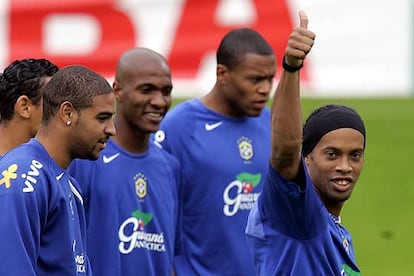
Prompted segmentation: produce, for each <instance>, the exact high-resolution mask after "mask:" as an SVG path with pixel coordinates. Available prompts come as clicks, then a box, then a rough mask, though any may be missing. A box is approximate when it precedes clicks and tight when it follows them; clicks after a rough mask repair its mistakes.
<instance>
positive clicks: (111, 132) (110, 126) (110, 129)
mask: <svg viewBox="0 0 414 276" xmlns="http://www.w3.org/2000/svg"><path fill="white" fill-rule="evenodd" d="M105 133H106V134H107V135H108V136H115V134H116V129H115V125H114V120H113V119H112V118H111V119H110V120H108V122H107V124H106V126H105Z"/></svg>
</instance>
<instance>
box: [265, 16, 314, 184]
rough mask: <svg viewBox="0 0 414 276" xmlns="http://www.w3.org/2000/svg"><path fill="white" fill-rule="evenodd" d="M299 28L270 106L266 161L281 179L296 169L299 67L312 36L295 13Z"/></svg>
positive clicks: (291, 38) (299, 122) (292, 36)
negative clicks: (267, 160)
mask: <svg viewBox="0 0 414 276" xmlns="http://www.w3.org/2000/svg"><path fill="white" fill-rule="evenodd" d="M299 18H300V26H299V27H296V28H295V29H294V30H293V32H292V33H291V34H290V36H289V40H288V44H287V47H286V51H285V55H284V60H283V61H282V62H283V68H284V70H283V72H282V75H281V77H280V81H279V84H278V86H277V88H276V92H275V95H274V97H273V103H272V153H271V158H270V162H271V164H272V166H273V168H274V169H275V170H277V171H278V172H279V173H280V174H281V175H282V176H284V177H286V178H288V179H293V178H294V177H295V176H296V174H297V172H298V169H299V163H300V156H301V153H300V152H301V144H302V109H301V103H300V78H299V74H300V68H301V67H302V65H303V62H304V60H305V58H306V55H307V54H308V53H309V51H310V50H311V49H312V46H313V43H314V39H315V34H314V33H313V32H311V31H309V30H308V18H307V16H306V14H305V13H304V12H302V11H301V12H299Z"/></svg>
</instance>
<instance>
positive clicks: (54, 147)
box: [36, 128, 73, 169]
mask: <svg viewBox="0 0 414 276" xmlns="http://www.w3.org/2000/svg"><path fill="white" fill-rule="evenodd" d="M36 139H37V140H38V141H39V143H40V144H42V145H43V147H44V148H45V149H46V151H47V153H48V154H49V155H50V157H51V158H52V159H53V160H54V161H55V162H56V163H57V164H58V165H59V166H60V167H61V168H62V169H66V168H67V167H68V166H69V164H70V163H71V162H72V160H73V158H72V157H71V154H70V152H69V151H68V146H67V144H66V140H65V139H64V137H62V136H60V135H59V131H56V130H54V131H49V130H48V129H47V128H43V129H42V128H41V129H39V131H38V132H37V134H36ZM56 141H59V142H56Z"/></svg>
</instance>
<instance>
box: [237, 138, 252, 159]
mask: <svg viewBox="0 0 414 276" xmlns="http://www.w3.org/2000/svg"><path fill="white" fill-rule="evenodd" d="M237 144H238V146H239V153H240V156H241V158H243V159H244V160H250V159H251V158H252V157H253V145H252V141H251V140H250V139H249V138H247V137H244V136H242V137H240V138H239V139H237Z"/></svg>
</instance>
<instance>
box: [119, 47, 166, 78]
mask: <svg viewBox="0 0 414 276" xmlns="http://www.w3.org/2000/svg"><path fill="white" fill-rule="evenodd" d="M148 66H150V67H151V66H161V67H163V69H164V70H165V71H166V72H168V74H169V75H170V74H171V72H170V68H169V66H168V63H167V61H166V59H165V58H164V57H163V56H162V55H160V54H159V53H157V52H155V51H153V50H151V49H148V48H133V49H131V50H128V51H126V52H124V53H123V54H122V56H121V57H120V59H119V60H118V64H117V67H116V75H115V81H117V82H119V83H121V84H122V83H123V82H125V81H128V80H130V79H131V78H134V77H135V76H136V74H137V73H138V72H141V71H142V70H143V69H148Z"/></svg>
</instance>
